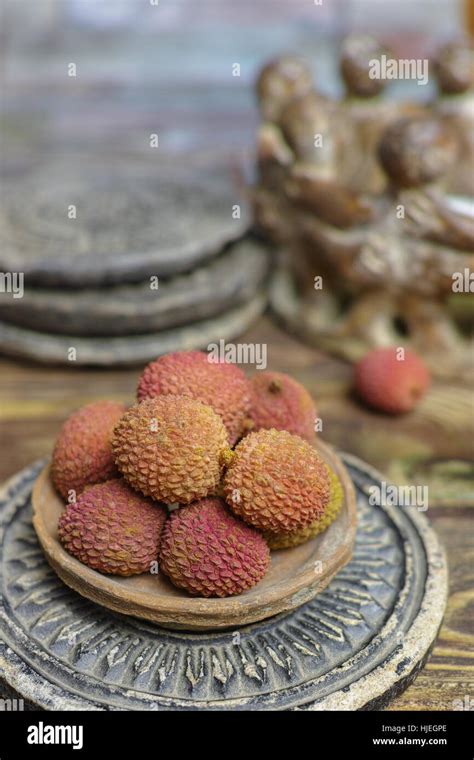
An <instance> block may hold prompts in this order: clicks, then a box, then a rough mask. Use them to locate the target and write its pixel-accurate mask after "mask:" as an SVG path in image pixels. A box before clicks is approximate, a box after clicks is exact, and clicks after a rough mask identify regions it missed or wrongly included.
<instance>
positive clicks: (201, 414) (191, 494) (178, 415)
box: [112, 396, 230, 504]
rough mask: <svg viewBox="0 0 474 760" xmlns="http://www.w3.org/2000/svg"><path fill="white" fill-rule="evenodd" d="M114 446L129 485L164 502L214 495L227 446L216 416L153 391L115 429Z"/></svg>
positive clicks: (197, 404) (184, 400) (197, 403)
mask: <svg viewBox="0 0 474 760" xmlns="http://www.w3.org/2000/svg"><path fill="white" fill-rule="evenodd" d="M112 447H113V451H114V456H115V462H116V464H117V467H118V469H119V470H120V472H121V473H122V475H123V476H124V478H125V480H126V481H127V482H128V483H129V484H130V485H131V486H132V488H135V489H136V490H137V491H140V492H141V493H143V494H144V495H145V496H151V497H152V498H153V499H156V500H157V501H163V502H165V503H166V504H174V503H176V502H178V503H179V504H189V502H191V501H195V500H196V499H201V498H203V497H204V496H208V495H209V494H213V493H214V492H215V489H216V488H217V487H218V485H219V481H220V478H221V474H222V468H223V465H224V463H225V460H226V455H227V453H228V452H229V451H230V450H229V448H228V439H227V431H226V429H225V427H224V424H223V422H222V420H221V418H220V417H219V415H218V414H216V412H215V411H214V410H213V409H211V407H209V406H206V405H205V404H202V403H201V402H200V401H196V400H194V399H191V398H185V397H181V396H157V397H156V398H150V399H146V400H145V401H142V402H141V403H139V404H135V406H132V407H131V408H130V409H129V410H128V411H127V412H126V413H125V414H124V416H123V417H122V418H121V420H120V421H119V423H118V425H117V426H116V428H115V432H114V436H113V440H112Z"/></svg>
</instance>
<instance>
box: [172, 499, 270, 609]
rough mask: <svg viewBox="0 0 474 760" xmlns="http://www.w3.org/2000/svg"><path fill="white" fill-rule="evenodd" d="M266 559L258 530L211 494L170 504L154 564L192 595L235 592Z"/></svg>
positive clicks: (254, 577)
mask: <svg viewBox="0 0 474 760" xmlns="http://www.w3.org/2000/svg"><path fill="white" fill-rule="evenodd" d="M269 563H270V551H269V549H268V546H267V543H266V541H265V539H264V538H263V536H262V535H261V534H260V533H258V531H256V530H254V529H253V528H249V527H248V526H247V525H245V524H244V523H243V522H241V521H240V520H238V519H237V518H235V517H234V516H233V515H231V514H230V513H229V512H228V510H227V508H226V506H225V505H224V502H223V501H222V499H219V498H217V497H212V498H207V499H201V500H200V501H196V502H194V503H193V504H189V506H186V507H181V508H180V509H177V510H175V511H174V512H172V514H171V516H170V517H169V519H168V521H167V523H166V526H165V529H164V531H163V536H162V540H161V549H160V569H161V570H162V571H163V572H164V573H165V574H166V575H167V576H168V577H169V578H170V580H171V581H172V583H173V584H174V585H175V586H178V587H179V588H184V589H186V591H188V592H189V593H190V594H192V595H193V596H204V597H225V596H235V595H236V594H241V593H242V592H243V591H246V590H247V589H249V588H252V586H255V584H256V583H258V582H259V581H260V580H261V579H262V578H263V576H264V575H265V573H266V571H267V569H268V565H269Z"/></svg>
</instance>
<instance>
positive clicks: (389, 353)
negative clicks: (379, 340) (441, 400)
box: [354, 347, 431, 414]
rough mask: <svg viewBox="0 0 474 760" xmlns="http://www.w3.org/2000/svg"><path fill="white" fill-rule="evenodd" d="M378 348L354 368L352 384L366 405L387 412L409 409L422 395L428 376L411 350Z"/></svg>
mask: <svg viewBox="0 0 474 760" xmlns="http://www.w3.org/2000/svg"><path fill="white" fill-rule="evenodd" d="M398 355H399V349H398V348H395V347H392V348H379V349H376V350H374V351H370V352H369V353H368V354H366V356H364V357H363V359H361V360H360V361H359V362H358V363H357V364H356V365H355V367H354V387H355V390H356V393H357V395H358V396H359V398H361V399H362V400H363V401H364V402H365V403H366V404H367V405H368V406H370V407H372V408H373V409H378V410H380V411H383V412H388V413H389V414H401V413H403V412H409V411H411V410H412V409H413V408H414V407H415V406H416V405H417V403H418V402H419V400H420V399H421V398H422V396H424V394H425V393H426V391H427V389H428V388H429V386H430V383H431V378H430V373H429V371H428V369H427V368H426V366H425V364H424V363H423V361H422V360H421V359H420V357H419V356H417V354H415V353H414V352H413V351H409V350H407V349H405V350H404V356H403V354H401V352H400V355H401V356H403V358H400V359H399V358H397V357H398Z"/></svg>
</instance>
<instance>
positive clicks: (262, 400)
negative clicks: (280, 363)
mask: <svg viewBox="0 0 474 760" xmlns="http://www.w3.org/2000/svg"><path fill="white" fill-rule="evenodd" d="M250 383H251V388H252V396H251V399H252V400H251V408H250V415H249V418H250V424H249V425H248V427H249V428H250V429H251V430H253V431H254V432H256V431H257V430H262V429H265V430H269V429H270V428H275V430H287V431H288V432H289V433H294V435H299V436H301V438H305V439H306V440H307V441H309V442H312V441H313V440H314V436H315V424H316V415H317V412H316V406H315V404H314V401H313V399H312V398H311V396H310V395H309V393H308V391H307V390H306V388H304V387H303V386H302V385H301V384H300V383H298V382H297V381H296V380H293V378H292V377H289V376H288V375H285V374H284V373H283V372H257V373H256V374H255V375H254V376H253V377H252V379H251V381H250Z"/></svg>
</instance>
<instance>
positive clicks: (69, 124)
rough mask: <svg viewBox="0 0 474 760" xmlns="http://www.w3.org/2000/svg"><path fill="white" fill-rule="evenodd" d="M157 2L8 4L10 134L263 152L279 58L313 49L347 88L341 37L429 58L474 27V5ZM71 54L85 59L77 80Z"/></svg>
mask: <svg viewBox="0 0 474 760" xmlns="http://www.w3.org/2000/svg"><path fill="white" fill-rule="evenodd" d="M152 2H153V0H151V2H150V0H37V2H35V3H34V5H33V6H32V7H31V8H29V9H28V11H27V10H26V4H25V3H24V2H22V0H2V3H1V7H2V32H1V36H0V42H1V49H2V54H1V55H2V57H1V66H2V110H3V121H4V129H5V130H6V133H7V135H8V137H9V138H10V139H11V140H14V138H15V137H16V138H18V140H20V139H22V138H28V144H29V146H30V148H31V149H33V148H37V149H39V150H48V149H49V150H59V149H61V148H64V147H68V148H71V147H72V146H73V145H74V146H75V147H79V146H83V147H89V146H90V141H91V140H97V141H100V147H101V150H111V149H113V148H120V149H123V150H127V151H130V150H138V151H140V150H143V149H144V132H145V133H146V135H148V133H149V132H150V131H156V130H157V129H158V130H159V132H160V136H161V137H162V140H161V147H162V149H163V150H167V151H189V150H200V151H204V150H206V149H207V150H209V149H213V150H214V151H217V152H221V151H224V150H226V149H231V150H242V149H247V150H252V148H253V145H254V142H255V128H256V125H257V121H258V114H257V110H256V107H255V98H254V94H253V84H254V81H255V78H256V75H257V73H258V71H259V69H260V67H261V66H262V65H263V63H264V62H266V61H268V60H269V59H270V58H273V57H275V56H277V55H281V54H283V53H287V52H292V53H297V54H299V55H301V56H302V57H304V58H305V60H307V61H308V62H309V64H310V65H311V67H312V69H313V72H314V76H315V82H316V84H317V87H318V89H320V90H321V91H322V92H325V93H328V94H333V95H338V94H339V95H340V94H341V93H342V85H341V81H340V78H339V74H338V43H340V41H341V40H342V38H343V37H344V36H345V35H346V34H348V33H349V32H350V31H358V30H359V31H364V32H370V33H374V34H375V35H377V36H378V37H379V38H381V39H383V40H384V41H385V42H387V43H388V44H390V45H391V47H392V48H393V50H394V52H395V53H396V55H397V56H398V57H408V58H410V57H418V58H419V57H423V56H424V55H426V54H429V53H430V52H432V51H433V49H434V48H436V47H437V46H438V45H439V44H440V43H442V42H443V41H449V40H450V39H452V38H457V37H459V36H460V35H462V34H464V33H465V31H466V25H467V15H468V4H467V3H466V2H465V0H418V1H417V2H416V3H415V2H412V1H411V0H330V1H329V0H324V2H322V3H321V4H320V5H319V4H316V3H314V2H313V0H260V2H257V3H256V2H252V0H241V1H240V2H239V3H234V2H232V1H231V0H203V1H202V2H200V3H199V5H198V6H197V5H196V3H193V2H192V0H174V2H167V1H166V0H159V2H158V3H157V4H156V5H154V4H152ZM69 61H73V62H75V63H76V65H77V67H78V75H77V77H76V79H75V80H74V88H71V80H70V79H68V78H67V70H66V64H67V63H68V62H69ZM234 63H239V64H240V76H233V75H232V65H233V64H234ZM432 94H433V85H432V83H430V84H429V85H428V87H422V88H420V87H417V86H416V83H413V82H395V83H393V87H392V88H391V95H392V96H393V97H396V96H397V95H401V96H403V97H407V96H413V97H417V98H425V99H427V98H429V97H431V96H432ZM2 134H3V135H4V134H5V133H2ZM4 139H5V137H4ZM30 141H33V143H32V142H30ZM145 150H146V148H145ZM3 160H5V155H4V156H3ZM25 160H26V159H25Z"/></svg>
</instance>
